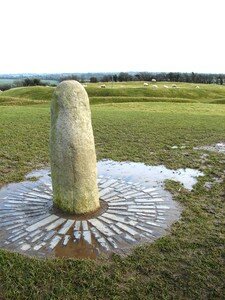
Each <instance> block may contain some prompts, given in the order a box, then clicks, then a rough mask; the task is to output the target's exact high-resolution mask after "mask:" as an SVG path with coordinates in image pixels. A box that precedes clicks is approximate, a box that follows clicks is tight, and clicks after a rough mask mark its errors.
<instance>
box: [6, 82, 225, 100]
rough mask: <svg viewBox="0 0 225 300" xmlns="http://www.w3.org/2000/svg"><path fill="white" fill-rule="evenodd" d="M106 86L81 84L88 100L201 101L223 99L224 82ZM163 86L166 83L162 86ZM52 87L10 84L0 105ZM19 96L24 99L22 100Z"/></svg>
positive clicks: (46, 94) (36, 96)
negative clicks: (11, 85) (19, 86)
mask: <svg viewBox="0 0 225 300" xmlns="http://www.w3.org/2000/svg"><path fill="white" fill-rule="evenodd" d="M105 85H106V88H101V87H100V86H101V83H95V84H85V85H84V86H85V88H86V90H87V93H88V95H89V97H90V102H91V103H92V104H100V103H123V102H183V103H185V102H205V103H218V104H223V103H225V86H220V85H215V84H212V85H206V84H202V85H198V88H196V85H193V84H190V83H183V84H182V83H177V84H176V86H177V87H176V88H174V87H172V86H173V85H174V83H168V82H160V83H157V88H154V85H155V84H154V85H153V84H152V83H150V84H149V86H146V87H144V86H143V82H126V83H106V84H105ZM165 86H166V87H165ZM53 91H54V88H53V87H40V86H37V87H25V88H14V89H10V90H8V91H5V92H3V93H1V95H0V103H1V105H7V104H8V103H10V104H13V103H14V104H22V103H27V99H29V102H30V103H32V100H35V101H34V102H33V104H37V103H38V102H37V101H42V102H43V101H46V102H48V101H50V99H51V97H52V93H53ZM21 98H23V99H24V100H25V99H26V101H23V100H22V99H21Z"/></svg>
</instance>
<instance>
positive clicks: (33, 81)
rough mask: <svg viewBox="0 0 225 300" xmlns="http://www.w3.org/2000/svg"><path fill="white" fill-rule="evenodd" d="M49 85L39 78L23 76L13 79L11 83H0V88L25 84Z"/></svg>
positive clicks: (7, 88)
mask: <svg viewBox="0 0 225 300" xmlns="http://www.w3.org/2000/svg"><path fill="white" fill-rule="evenodd" d="M46 85H49V84H48V83H46V82H43V81H41V79H39V78H25V79H22V80H15V81H13V83H12V84H9V83H7V84H6V83H0V90H1V91H6V90H9V89H11V88H15V87H26V86H46ZM51 85H52V86H55V85H54V84H51Z"/></svg>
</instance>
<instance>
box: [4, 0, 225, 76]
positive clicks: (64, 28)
mask: <svg viewBox="0 0 225 300" xmlns="http://www.w3.org/2000/svg"><path fill="white" fill-rule="evenodd" d="M224 15H225V0H211V1H209V0H129V1H127V0H1V3H0V73H26V72H29V73H56V72H116V71H149V72H162V71H166V72H169V71H174V72H176V71H181V72H192V71H193V72H210V73H214V72H215V73H225V16H224Z"/></svg>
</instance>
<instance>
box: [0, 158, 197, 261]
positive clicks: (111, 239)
mask: <svg viewBox="0 0 225 300" xmlns="http://www.w3.org/2000/svg"><path fill="white" fill-rule="evenodd" d="M98 174H99V176H98V184H99V191H100V198H101V200H103V201H102V202H101V203H103V204H102V209H101V210H100V211H99V212H97V213H96V214H93V215H89V216H85V217H81V216H71V215H66V214H64V213H61V212H59V211H57V210H56V209H52V204H53V203H52V186H51V175H50V169H43V170H35V171H33V172H31V173H29V174H28V175H27V176H26V179H29V178H32V177H37V178H38V179H37V181H24V182H20V183H13V184H9V185H7V186H5V187H3V188H2V189H0V230H1V235H0V246H1V247H3V248H6V249H10V250H13V251H17V252H20V253H25V254H28V255H32V256H38V257H46V256H50V257H54V256H55V257H77V258H92V259H94V258H96V257H97V255H98V254H99V253H106V252H107V253H109V252H118V253H122V252H124V251H125V252H127V251H129V249H130V248H132V247H133V246H135V245H137V244H139V243H142V242H146V241H148V242H153V241H154V240H155V239H156V238H159V237H160V236H163V235H165V234H167V233H168V229H169V227H170V226H171V224H172V223H173V222H174V221H176V220H178V219H179V217H180V213H181V208H180V206H179V204H178V203H176V202H175V201H173V199H172V196H171V194H170V193H169V192H168V191H165V190H164V188H163V186H164V181H165V180H166V179H171V180H176V181H179V182H180V183H182V184H183V185H184V187H185V188H186V189H189V190H191V189H192V187H193V185H194V184H195V183H196V182H197V177H198V176H203V173H201V172H199V171H197V170H193V169H178V170H170V169H167V168H166V167H165V166H163V165H161V166H147V165H145V164H143V163H134V162H115V161H112V160H102V161H99V162H98ZM104 201H105V202H104ZM104 203H105V204H104Z"/></svg>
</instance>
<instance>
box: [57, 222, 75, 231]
mask: <svg viewBox="0 0 225 300" xmlns="http://www.w3.org/2000/svg"><path fill="white" fill-rule="evenodd" d="M74 222H75V221H74V220H67V221H66V223H65V224H64V225H63V227H62V228H61V229H60V230H59V231H58V233H59V234H66V233H67V232H68V230H69V229H70V228H71V227H72V226H73V224H74Z"/></svg>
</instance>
